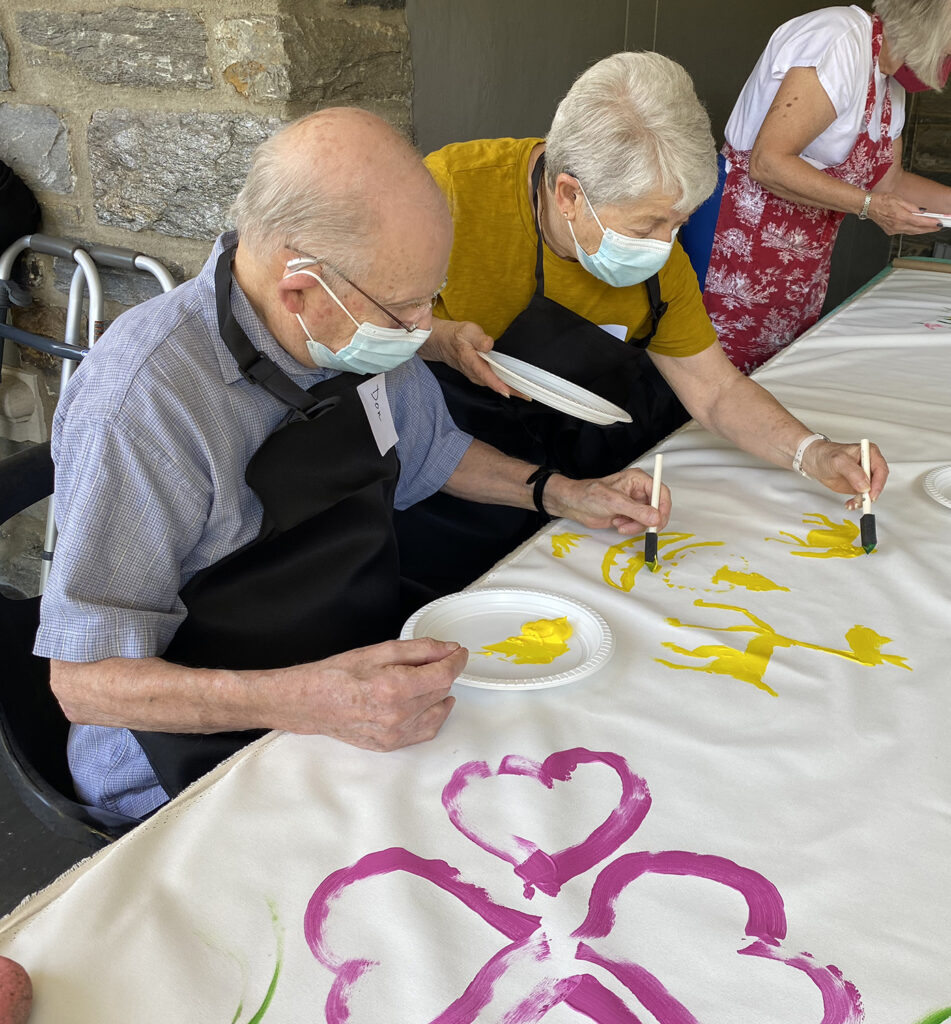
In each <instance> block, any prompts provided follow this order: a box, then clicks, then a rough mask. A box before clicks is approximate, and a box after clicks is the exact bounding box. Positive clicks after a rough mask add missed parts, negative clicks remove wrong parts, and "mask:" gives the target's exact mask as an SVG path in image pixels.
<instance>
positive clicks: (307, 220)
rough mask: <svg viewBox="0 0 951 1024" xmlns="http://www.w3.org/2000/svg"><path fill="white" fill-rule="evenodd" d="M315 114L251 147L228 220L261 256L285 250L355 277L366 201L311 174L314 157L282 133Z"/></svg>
mask: <svg viewBox="0 0 951 1024" xmlns="http://www.w3.org/2000/svg"><path fill="white" fill-rule="evenodd" d="M314 116H315V115H314V114H308V115H306V116H305V117H301V118H298V119H297V120H296V121H293V122H291V123H290V124H288V125H285V126H284V127H283V128H281V129H280V130H279V131H278V132H276V133H275V134H274V135H272V136H271V137H270V138H269V139H266V140H265V141H264V142H262V143H261V144H260V145H259V146H258V147H257V149H255V151H254V153H253V154H252V157H251V167H250V170H249V171H248V176H247V178H246V179H245V182H244V185H243V186H242V188H241V191H240V192H239V193H238V195H237V196H236V197H235V200H234V202H233V203H232V206H231V217H232V219H233V221H234V225H235V228H236V229H237V232H238V237H239V238H240V239H241V241H242V243H243V244H244V245H246V246H247V247H248V248H249V249H250V250H251V251H252V252H253V253H254V254H255V255H256V256H258V257H260V258H266V257H267V256H270V255H271V254H272V253H274V252H276V251H277V250H279V249H283V248H285V247H289V248H291V249H295V250H298V251H300V252H303V253H306V254H307V255H309V256H316V257H317V258H318V259H320V260H321V261H327V262H328V263H330V264H331V265H332V266H334V267H336V268H337V269H338V270H340V271H341V272H342V273H344V274H346V275H348V276H356V277H359V276H360V275H361V274H362V273H364V272H365V270H366V267H367V266H368V265H369V262H370V258H369V254H368V252H367V243H368V242H369V235H370V230H371V226H372V225H371V223H370V218H369V216H368V212H367V209H366V203H365V200H364V197H363V196H361V195H359V193H358V190H355V189H352V188H349V187H347V182H346V181H345V180H342V179H341V178H340V176H339V175H323V174H314V173H313V167H312V155H311V154H308V153H307V152H306V151H305V150H304V149H303V148H302V147H301V148H300V149H298V148H296V147H293V146H289V145H288V139H287V136H286V133H287V132H289V131H290V130H291V129H293V128H295V127H296V126H297V125H299V124H301V123H302V122H304V121H307V120H309V119H310V118H312V117H314Z"/></svg>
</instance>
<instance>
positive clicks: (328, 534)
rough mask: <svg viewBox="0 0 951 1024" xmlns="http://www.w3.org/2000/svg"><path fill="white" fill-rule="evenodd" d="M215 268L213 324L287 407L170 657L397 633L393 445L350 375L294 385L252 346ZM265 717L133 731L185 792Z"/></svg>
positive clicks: (245, 658)
mask: <svg viewBox="0 0 951 1024" xmlns="http://www.w3.org/2000/svg"><path fill="white" fill-rule="evenodd" d="M233 255H234V248H233V247H232V248H231V249H228V250H225V251H224V252H223V253H222V254H221V256H220V257H219V259H218V264H217V267H216V271H215V293H216V300H217V305H218V327H219V331H220V333H221V337H222V339H223V340H224V342H225V344H226V345H227V346H228V348H229V350H230V351H231V353H232V355H234V357H235V359H236V360H237V362H238V364H239V366H240V367H241V371H242V373H243V374H244V376H245V377H246V378H247V379H248V380H250V381H252V382H253V383H255V384H258V385H259V386H261V387H264V388H266V389H267V390H268V391H269V392H270V393H271V394H273V395H274V396H275V397H276V398H278V399H279V400H280V401H281V402H283V403H284V404H286V405H289V406H291V408H292V409H293V410H294V412H293V414H292V416H291V418H290V420H289V422H287V423H285V424H284V425H283V426H281V427H279V428H278V429H277V430H275V431H274V433H272V434H271V435H270V437H268V438H267V440H266V441H265V442H264V443H263V444H262V445H261V447H260V448H259V449H258V450H257V452H256V453H255V454H254V456H253V457H252V458H251V460H250V462H249V463H248V466H247V469H246V471H245V480H246V482H247V484H248V486H249V487H250V488H251V489H252V490H253V491H254V493H255V494H256V495H257V496H258V498H259V499H260V501H261V505H262V507H263V519H262V522H261V529H260V532H259V534H258V536H257V538H256V539H255V540H253V541H251V542H250V543H248V544H246V545H245V546H244V547H242V548H239V549H238V550H237V551H234V552H232V553H231V554H230V555H227V556H225V557H224V558H222V559H221V560H220V561H218V562H216V563H215V564H214V565H210V566H208V567H207V568H205V569H203V570H201V571H200V572H199V573H197V574H196V575H195V576H194V577H192V579H190V580H189V581H188V583H187V584H186V585H185V586H184V587H183V588H182V590H181V593H180V597H181V599H182V601H183V602H184V603H185V607H186V608H187V610H188V615H187V617H186V618H185V620H184V622H182V624H181V626H180V627H179V628H178V631H177V632H176V633H175V636H174V637H173V638H172V641H171V643H170V644H169V646H168V649H167V650H166V651H165V653H164V654H163V657H164V658H165V660H167V661H171V662H175V663H177V664H182V665H190V666H193V667H196V668H231V669H269V668H284V667H287V666H289V665H296V664H302V663H305V662H310V661H316V660H318V659H320V658H325V657H328V656H329V655H332V654H338V653H340V652H342V651H348V650H351V649H353V648H355V647H362V646H365V645H367V644H373V643H378V642H380V641H382V640H386V639H390V638H392V637H396V636H398V635H399V631H400V626H401V624H402V622H403V619H404V612H405V608H403V607H401V602H400V579H399V557H398V553H397V546H396V539H395V535H394V531H393V522H392V513H393V496H394V493H395V490H396V481H397V479H398V476H399V461H398V459H397V455H396V449H395V447H393V448H390V449H389V451H387V453H386V454H385V455H382V456H381V455H380V452H379V448H378V447H377V444H376V441H375V439H374V437H373V433H372V430H371V429H370V424H369V421H368V419H367V414H366V411H365V409H364V406H363V403H362V402H361V400H360V396H359V395H358V394H357V391H356V388H357V385H359V384H360V383H362V382H363V381H366V380H367V379H368V378H367V377H363V376H360V375H358V374H352V373H344V374H340V375H339V376H336V377H332V378H330V379H328V380H325V381H321V382H320V383H318V384H315V385H314V386H313V387H312V388H311V389H310V390H309V391H304V390H303V389H302V388H299V387H298V386H297V385H296V384H295V383H294V382H293V381H292V380H291V379H290V378H289V377H287V376H286V375H285V374H284V373H283V371H281V370H279V369H278V367H277V366H276V365H275V364H274V363H273V362H272V361H271V360H270V359H268V358H267V356H263V355H262V354H261V353H259V352H258V351H257V350H256V349H255V348H254V347H253V346H252V344H251V342H250V340H249V339H248V338H247V336H246V335H245V333H244V331H242V330H241V328H240V327H239V326H238V324H237V323H236V321H235V320H234V317H233V316H232V313H231V261H232V258H233ZM263 734H264V731H263V730H253V731H243V732H226V733H225V732H219V733H210V734H196V733H183V734H171V733H154V732H139V731H136V732H135V733H134V735H135V737H136V739H137V740H138V742H139V743H140V744H141V746H142V748H143V749H144V750H145V753H146V755H147V756H148V759H149V762H150V763H151V765H152V768H153V769H154V771H155V773H156V775H157V776H158V778H159V781H160V782H161V784H162V787H163V788H164V789H165V791H166V792H167V793H168V794H169V795H170V796H175V795H176V794H177V793H179V792H181V790H182V789H184V788H185V787H186V786H187V785H188V784H189V783H191V782H193V781H194V780H195V779H197V778H199V777H200V776H202V775H203V774H205V773H206V772H207V771H210V770H211V769H212V768H213V767H214V766H215V765H217V764H219V763H220V762H221V761H223V760H224V759H225V758H227V757H229V756H230V755H231V754H233V753H235V751H237V750H239V749H240V748H241V747H243V746H245V745H246V744H247V743H250V742H251V741H252V740H253V739H256V738H257V737H259V736H261V735H263Z"/></svg>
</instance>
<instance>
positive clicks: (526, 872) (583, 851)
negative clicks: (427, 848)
mask: <svg viewBox="0 0 951 1024" xmlns="http://www.w3.org/2000/svg"><path fill="white" fill-rule="evenodd" d="M579 764H605V765H607V766H608V767H609V768H611V769H612V770H613V771H614V772H615V773H616V774H617V776H618V778H619V780H620V782H621V793H620V797H619V799H618V803H617V806H616V807H615V808H614V810H613V811H612V812H611V813H610V814H609V815H608V817H607V818H606V819H605V820H604V821H603V822H602V823H601V824H600V825H598V827H597V828H595V829H594V831H592V832H591V833H590V834H589V835H588V836H586V837H585V838H584V839H582V840H581V841H580V842H578V843H576V844H575V845H574V846H569V847H567V848H565V849H564V850H559V851H558V852H557V853H549V852H546V851H545V850H542V849H541V848H540V847H539V846H538V845H537V844H536V843H534V842H532V841H531V840H529V839H525V838H523V837H521V836H515V835H513V836H511V842H510V843H509V845H510V846H511V847H513V848H514V849H515V850H517V851H518V853H512V852H511V851H510V850H506V849H504V848H503V846H502V845H500V844H497V843H493V842H492V841H491V840H490V839H489V838H488V837H486V836H483V835H480V834H479V833H478V832H476V831H475V829H474V827H473V826H471V825H470V824H468V823H467V821H466V819H465V815H464V813H463V810H462V806H461V804H462V795H463V793H464V792H465V789H466V787H467V786H468V785H469V784H470V782H472V781H473V780H475V779H491V778H494V777H498V776H504V775H519V776H523V777H525V778H529V779H534V780H535V781H536V782H538V783H540V784H541V785H542V786H544V787H545V788H546V789H549V790H550V789H552V788H553V787H554V784H555V782H569V781H570V780H571V777H572V773H573V772H574V771H575V769H576V768H577V767H578V765H579ZM442 802H443V806H444V807H445V808H446V812H447V814H448V815H449V820H450V821H451V822H452V823H453V825H455V827H456V828H457V829H458V830H459V831H460V832H461V833H462V834H463V835H464V836H465V837H466V838H467V839H469V840H471V841H472V842H473V843H475V844H476V845H477V846H480V847H481V848H482V849H483V850H485V851H486V852H487V853H491V854H492V855H493V856H494V857H498V858H500V859H501V860H504V861H508V863H510V864H511V865H512V866H513V867H514V869H515V873H516V875H518V876H519V878H521V879H523V880H524V882H525V896H526V898H527V899H531V898H532V896H533V895H534V893H535V889H539V890H540V891H541V892H543V893H545V894H546V895H548V896H557V895H558V893H559V891H560V890H561V887H562V886H563V885H564V884H565V882H567V881H568V880H569V879H572V878H574V877H575V876H576V875H580V874H582V873H583V872H585V871H587V870H588V869H589V868H592V867H594V865H595V864H598V863H599V862H600V861H602V860H604V859H605V858H607V857H610V856H611V855H612V854H614V853H615V852H616V851H617V850H618V849H619V848H620V846H621V845H622V844H623V843H625V842H626V841H627V840H628V839H630V837H631V836H632V835H633V834H634V833H635V832H636V831H637V829H638V828H639V827H640V824H641V822H642V821H643V820H644V817H645V815H646V814H647V812H648V810H649V809H650V805H651V797H650V792H649V790H648V788H647V783H646V782H645V781H644V779H642V778H641V777H640V776H639V775H635V774H634V773H633V772H632V771H631V770H630V768H629V767H628V765H627V762H626V761H625V760H624V758H622V757H620V756H619V755H618V754H612V753H605V752H599V751H591V750H585V749H584V748H582V747H575V748H572V749H571V750H559V751H557V752H556V753H554V754H552V755H551V756H550V757H547V758H545V760H544V761H542V762H538V761H532V760H530V759H528V758H526V757H519V756H518V755H515V754H510V755H508V756H507V757H505V758H503V760H502V762H501V764H500V765H499V768H498V771H495V772H493V771H492V769H491V768H489V766H488V764H486V762H485V761H470V762H468V763H467V764H464V765H461V766H460V767H459V768H457V769H456V771H455V772H453V775H452V778H451V779H450V780H449V782H448V783H447V785H446V787H445V789H444V790H443V793H442Z"/></svg>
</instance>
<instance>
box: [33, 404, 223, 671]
mask: <svg viewBox="0 0 951 1024" xmlns="http://www.w3.org/2000/svg"><path fill="white" fill-rule="evenodd" d="M54 503H55V504H54V507H55V513H56V522H57V527H58V530H59V537H58V539H57V543H56V550H55V554H54V557H53V565H52V569H51V572H50V578H49V581H48V584H47V587H46V591H45V593H44V595H43V601H42V605H41V621H40V628H39V632H38V633H37V639H36V645H35V653H36V654H38V655H40V656H43V657H48V658H58V659H60V660H62V661H77V662H89V661H99V660H101V659H103V658H111V657H124V658H147V657H152V656H154V655H157V654H161V653H162V652H163V651H164V650H165V648H166V647H167V646H168V643H169V641H170V640H171V638H172V637H173V636H174V634H175V631H176V630H177V628H178V626H179V625H180V624H181V622H182V620H183V619H184V618H185V608H184V605H183V604H182V602H181V600H180V598H179V597H178V591H179V589H180V586H181V578H182V571H181V570H182V563H183V562H184V560H185V558H186V557H187V555H188V553H189V552H190V551H191V550H192V549H193V548H194V546H195V545H196V544H197V542H198V539H199V537H200V536H201V531H202V528H203V525H204V523H205V522H206V521H207V517H208V504H209V502H208V498H207V496H205V495H201V494H198V493H196V492H195V490H194V486H193V484H191V483H189V482H187V481H186V479H185V478H184V477H183V474H182V472H181V471H180V470H177V469H176V467H175V466H174V465H173V464H172V463H171V461H170V460H169V459H168V457H167V456H166V454H165V452H164V451H163V450H161V448H159V447H157V446H156V445H155V444H154V443H153V442H150V441H149V440H148V439H145V438H142V437H137V436H135V435H134V434H131V433H129V432H124V431H123V430H121V429H120V428H119V427H117V425H116V424H115V423H113V422H109V423H102V422H95V421H88V420H86V421H84V420H82V419H77V418H74V417H69V418H67V420H66V423H65V424H64V429H63V432H62V436H61V439H60V444H59V447H58V450H57V460H56V490H55V498H54Z"/></svg>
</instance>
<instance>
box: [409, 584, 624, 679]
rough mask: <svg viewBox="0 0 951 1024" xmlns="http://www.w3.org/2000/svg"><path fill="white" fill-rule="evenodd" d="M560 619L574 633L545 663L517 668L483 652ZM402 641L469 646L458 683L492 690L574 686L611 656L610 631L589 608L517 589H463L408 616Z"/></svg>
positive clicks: (501, 658) (513, 663) (567, 600)
mask: <svg viewBox="0 0 951 1024" xmlns="http://www.w3.org/2000/svg"><path fill="white" fill-rule="evenodd" d="M562 616H566V617H567V619H568V624H569V625H570V626H571V628H572V635H571V636H570V637H569V638H568V640H567V644H568V650H567V651H566V652H565V653H564V654H560V655H558V656H557V657H556V658H555V659H554V660H553V661H551V662H549V663H548V664H544V665H532V664H524V665H519V664H516V663H515V662H514V661H513V660H512V659H511V658H510V657H503V656H502V655H501V654H499V653H496V652H493V653H491V654H489V655H486V654H485V653H484V652H483V648H485V647H487V646H488V645H489V644H498V643H500V642H502V641H504V640H508V639H509V638H510V637H517V636H519V634H520V633H521V631H522V627H523V626H524V625H525V623H527V622H535V621H537V620H539V619H560V618H561V617H562ZM400 636H401V637H402V639H404V640H410V639H413V638H415V637H423V636H431V637H435V639H437V640H455V641H457V642H458V643H460V644H462V645H463V646H464V647H468V648H469V661H468V662H467V663H466V667H465V669H463V672H462V675H460V676H459V677H458V678H457V679H456V682H457V683H464V684H466V685H467V686H481V687H484V688H486V689H493V690H520V689H521V690H525V689H542V688H544V687H547V686H562V685H563V684H565V683H573V682H574V681H575V680H576V679H581V678H582V677H583V676H587V675H590V674H591V673H592V672H594V671H596V670H597V669H599V668H601V666H602V665H605V664H606V663H607V661H608V659H609V658H610V657H611V654H612V652H613V651H614V636H613V635H612V633H611V627H610V626H608V624H607V623H606V622H605V621H604V619H602V618H601V616H600V615H599V614H598V613H597V612H596V611H594V609H593V608H589V607H588V606H587V605H584V604H581V603H580V602H579V601H574V600H572V599H571V598H570V597H562V596H561V595H559V594H550V593H544V592H543V591H540V590H524V589H522V588H521V587H498V588H494V589H490V588H484V589H481V590H480V589H475V590H464V591H462V592H461V593H458V594H450V595H448V596H447V597H440V598H439V599H438V600H436V601H432V602H431V603H430V604H427V605H426V606H425V607H423V608H420V609H419V611H418V612H416V613H415V615H413V616H411V617H410V618H409V619H408V620H407V621H406V625H405V626H403V631H402V633H401V634H400ZM480 652H483V653H480Z"/></svg>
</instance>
